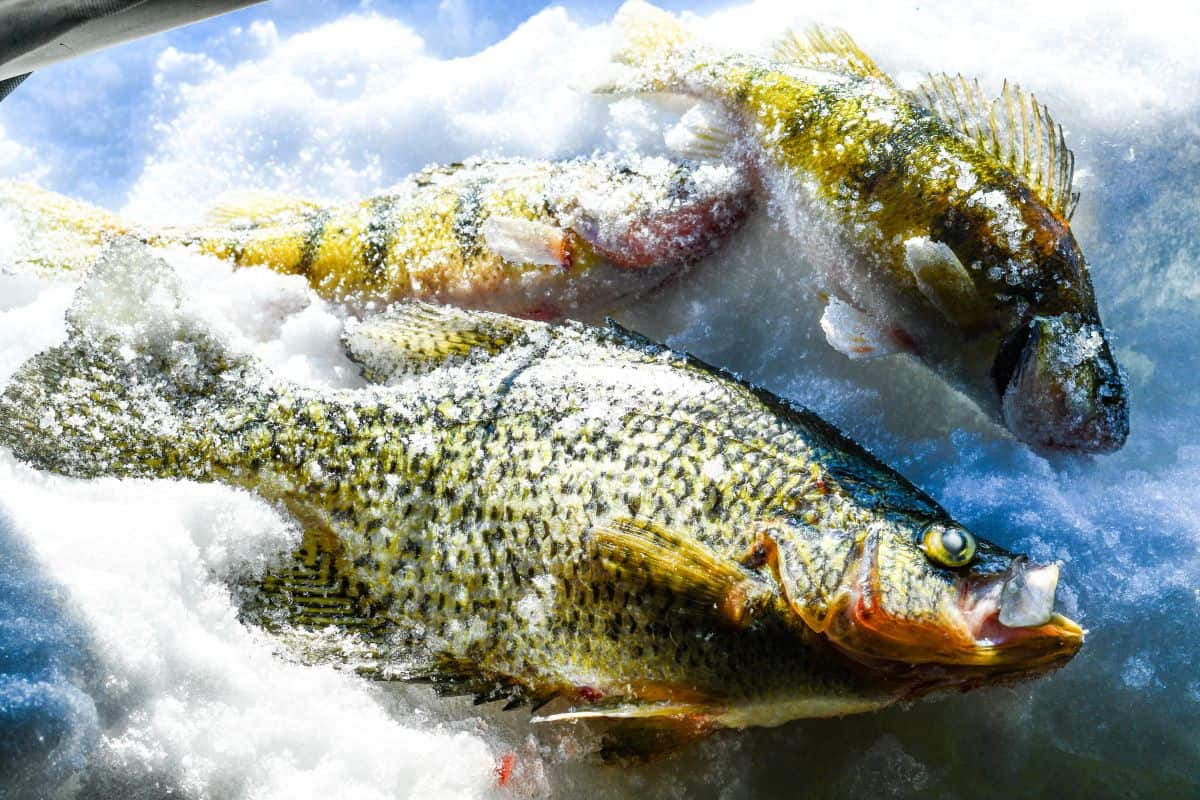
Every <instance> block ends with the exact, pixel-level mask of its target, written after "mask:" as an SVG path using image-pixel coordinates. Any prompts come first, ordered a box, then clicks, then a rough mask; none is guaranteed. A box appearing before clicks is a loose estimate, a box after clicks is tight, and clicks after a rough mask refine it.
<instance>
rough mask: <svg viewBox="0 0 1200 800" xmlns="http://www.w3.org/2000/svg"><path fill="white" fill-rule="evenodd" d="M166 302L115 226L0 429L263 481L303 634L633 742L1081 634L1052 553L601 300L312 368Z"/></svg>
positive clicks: (484, 317) (882, 687) (1044, 651)
mask: <svg viewBox="0 0 1200 800" xmlns="http://www.w3.org/2000/svg"><path fill="white" fill-rule="evenodd" d="M187 307H188V301H187V298H186V296H185V295H184V292H183V290H182V287H181V286H180V284H179V281H178V278H177V277H176V276H175V274H174V273H173V272H172V270H171V269H170V268H169V267H168V266H167V265H166V264H164V263H163V262H160V261H158V260H156V259H154V258H153V257H152V256H150V255H149V254H148V252H147V251H146V250H145V248H144V247H142V246H140V245H138V244H137V243H136V242H134V241H132V240H128V239H122V240H118V241H117V242H116V243H114V245H112V246H111V247H110V248H109V249H108V250H106V252H105V256H104V257H103V258H102V259H101V261H100V262H99V263H98V264H97V265H96V266H95V267H94V268H93V269H92V270H91V272H90V274H89V276H88V278H87V279H86V281H85V283H84V285H83V286H82V287H81V289H80V290H79V292H78V294H77V297H76V300H75V302H74V304H73V305H72V307H71V310H70V312H69V314H68V318H67V323H68V336H67V340H66V342H65V343H63V344H62V345H60V346H58V347H54V348H51V349H50V350H48V351H46V352H44V353H42V354H40V355H38V356H36V357H35V358H33V359H31V360H30V361H29V362H28V363H26V364H25V365H24V366H23V367H21V369H19V370H18V372H17V374H16V375H15V376H14V378H13V380H12V382H11V384H10V385H9V386H8V387H7V388H6V390H5V391H4V393H3V395H0V444H3V445H4V446H7V447H10V448H11V449H12V451H13V453H14V454H15V455H17V456H18V457H19V458H21V459H23V460H26V461H28V462H30V463H32V464H34V465H36V466H39V467H41V468H44V469H50V470H53V471H56V472H60V473H64V474H67V475H73V476H77V477H97V476H104V475H117V476H127V477H161V478H185V479H191V480H197V481H205V482H209V481H216V482H221V483H225V484H229V485H232V486H237V487H242V488H245V489H248V490H250V491H253V492H256V493H257V494H259V495H260V496H261V497H263V498H265V499H266V500H268V501H270V502H272V503H275V504H277V505H278V506H279V507H281V508H283V509H286V511H287V512H288V513H289V514H290V516H291V517H292V518H293V519H294V520H296V522H297V523H298V524H299V525H300V526H301V527H302V528H303V529H304V535H303V541H302V544H301V545H300V546H299V548H298V549H297V550H296V551H295V553H294V555H293V558H292V559H291V560H290V561H289V562H286V563H282V564H278V565H275V566H273V567H271V568H270V569H269V571H268V574H267V575H266V577H264V578H263V580H262V582H261V584H258V585H257V586H255V587H251V589H252V590H251V592H250V594H251V596H250V599H248V600H247V601H246V602H245V603H244V605H243V606H242V616H243V618H244V620H246V621H248V622H252V623H256V624H259V625H261V626H263V627H265V628H267V629H269V630H271V631H273V632H274V633H275V634H276V635H277V636H278V637H279V639H280V641H281V643H282V644H283V646H285V647H286V648H288V649H289V650H290V652H291V653H292V654H293V655H295V656H296V657H298V658H300V659H302V660H304V661H306V662H310V663H334V664H338V665H341V666H344V667H347V668H351V669H354V670H357V671H359V672H361V673H363V674H366V675H371V676H375V677H379V678H401V679H423V680H429V681H432V682H433V683H434V684H435V686H437V687H439V688H440V689H441V690H443V691H446V692H468V693H472V694H475V695H476V696H477V698H479V699H482V700H489V699H508V700H509V702H510V704H514V705H515V704H519V703H522V702H531V703H534V704H536V705H542V704H544V703H553V705H550V706H547V708H546V709H545V710H544V711H543V712H541V716H540V717H539V718H538V719H539V720H540V721H541V722H543V723H544V724H551V723H565V722H584V721H586V722H585V724H603V725H605V726H608V728H609V733H610V734H611V737H612V738H610V740H609V741H610V744H611V747H612V748H613V749H612V752H613V753H625V754H634V753H636V754H645V751H646V749H647V748H650V747H651V745H653V746H662V745H663V743H664V742H680V741H684V740H687V739H689V738H693V737H695V736H697V735H699V734H701V733H704V732H706V731H708V730H711V729H713V728H719V727H735V728H736V727H746V726H751V725H776V724H780V723H782V722H785V721H787V720H790V719H795V718H799V717H819V716H833V715H842V714H848V713H856V712H862V711H867V710H871V709H875V708H879V707H881V706H884V705H888V704H890V703H893V702H896V701H897V700H900V699H903V698H911V697H916V696H919V695H921V694H924V693H926V692H929V691H932V690H934V689H938V688H960V689H961V688H969V687H972V686H976V685H980V684H985V683H992V682H996V681H1007V680H1015V679H1019V678H1024V677H1030V676H1033V675H1037V674H1039V673H1041V672H1044V671H1047V670H1050V669H1053V668H1055V667H1057V666H1060V665H1061V664H1063V663H1065V661H1067V660H1069V659H1070V658H1071V656H1073V654H1074V653H1075V651H1076V650H1077V649H1078V647H1079V646H1080V644H1081V641H1082V632H1081V630H1080V629H1079V627H1078V626H1077V625H1075V624H1074V623H1073V622H1071V621H1070V620H1068V619H1066V618H1065V617H1062V616H1060V615H1058V614H1055V613H1053V598H1054V594H1055V591H1056V588H1057V572H1056V571H1055V572H1053V575H1051V573H1050V572H1047V571H1045V570H1046V569H1049V568H1036V567H1033V566H1030V565H1028V564H1026V562H1025V561H1024V559H1023V558H1014V556H1012V555H1011V554H1009V553H1006V552H1005V551H1003V550H1001V549H999V548H997V547H995V546H993V545H991V544H989V543H987V542H984V541H982V540H978V539H976V538H975V537H974V536H973V535H972V534H970V533H969V532H968V531H966V530H965V529H963V528H962V527H961V526H959V525H957V524H956V523H954V522H953V520H951V519H950V518H949V517H948V516H947V514H946V513H945V512H944V511H943V510H942V509H941V508H940V507H938V506H937V504H936V503H934V502H933V501H932V500H931V499H929V498H928V497H927V496H925V495H924V494H923V493H921V492H920V491H919V490H917V489H916V488H914V487H913V486H912V485H911V484H909V483H908V482H907V481H905V480H904V479H903V478H902V477H900V476H899V475H897V474H896V473H895V472H893V471H891V470H890V469H888V468H887V467H886V466H884V465H882V464H881V463H879V462H878V461H877V460H875V459H874V458H872V457H871V456H870V455H869V454H868V453H866V452H865V451H863V450H862V449H861V448H859V447H858V446H857V445H855V444H853V443H852V442H850V441H849V440H847V439H846V438H845V437H843V436H841V435H840V434H839V433H838V432H837V431H835V430H834V429H832V428H831V427H829V426H828V425H826V424H825V423H823V422H822V421H821V420H820V419H818V418H817V417H815V416H814V415H812V414H811V413H809V412H806V411H803V410H801V409H798V408H795V407H792V406H790V405H788V404H787V403H786V402H784V401H782V400H781V399H779V398H777V397H774V396H772V395H769V394H768V393H766V392H763V391H761V390H756V389H754V388H752V387H749V386H746V385H744V384H742V383H740V382H738V381H736V380H734V379H733V378H731V377H730V376H728V375H726V374H724V373H721V372H719V371H717V370H714V369H712V368H710V367H707V366H705V365H704V364H701V363H699V362H697V361H695V360H694V359H691V358H689V357H688V356H686V355H684V354H681V353H676V352H673V351H671V350H669V349H667V348H665V347H662V346H660V345H656V344H654V343H652V342H649V341H647V340H645V339H643V338H641V337H639V336H637V335H636V334H633V333H630V332H628V331H625V330H623V329H620V328H618V327H609V328H606V329H595V328H589V327H586V326H583V325H580V324H578V323H568V324H563V325H557V326H555V325H548V324H546V323H542V322H535V321H527V320H520V319H517V318H514V317H507V316H502V315H497V314H491V313H486V312H468V311H463V310H458V309H453V308H450V307H439V306H432V305H426V304H420V303H415V304H406V305H401V306H398V307H396V308H395V309H393V310H392V311H390V312H388V313H386V314H383V315H378V316H376V317H373V318H372V319H370V320H368V321H366V322H364V323H362V324H360V325H359V326H357V327H356V328H354V329H353V330H350V331H348V332H347V335H346V346H347V348H348V350H349V351H350V354H351V355H352V357H353V358H354V359H355V360H356V361H358V362H359V363H360V364H362V365H363V366H364V370H365V372H366V374H367V376H368V378H369V379H370V380H372V381H374V382H375V383H374V385H372V386H370V387H368V388H365V389H362V390H357V391H352V390H316V389H312V388H306V387H303V386H299V385H296V384H294V383H291V382H289V381H285V380H283V379H281V378H279V377H278V376H276V375H273V374H272V373H271V372H270V371H268V370H267V369H266V368H265V367H263V366H262V365H261V364H259V363H258V362H256V361H254V360H253V359H250V358H248V357H246V356H243V355H239V354H237V353H234V352H232V351H231V350H230V349H229V348H228V346H227V345H225V343H224V342H223V341H221V339H220V338H219V337H217V336H216V335H215V334H214V333H213V332H212V331H210V330H208V328H207V327H206V326H205V325H204V324H203V323H201V322H200V321H198V320H197V319H196V318H195V317H194V316H193V315H191V314H190V313H189V312H188V310H187ZM406 360H412V361H416V362H417V363H418V364H419V368H415V369H408V370H406V369H404V368H403V367H404V362H405V361H406ZM385 382H386V384H387V385H384V383H385ZM1039 570H1041V571H1039ZM1002 618H1003V619H1008V620H1009V621H1010V622H1013V621H1016V622H1019V623H1020V626H1013V625H1008V624H1005V623H1004V622H1003V620H1002ZM648 732H657V733H656V734H655V735H648ZM658 734H662V735H661V736H659V735H658Z"/></svg>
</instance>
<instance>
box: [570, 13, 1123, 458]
mask: <svg viewBox="0 0 1200 800" xmlns="http://www.w3.org/2000/svg"><path fill="white" fill-rule="evenodd" d="M615 25H616V27H617V28H618V29H619V30H620V31H621V37H622V43H621V44H620V45H618V47H617V49H616V51H615V53H614V64H613V68H612V70H611V72H610V73H609V74H606V75H605V76H604V77H603V78H602V79H601V80H599V81H598V82H597V84H596V85H595V86H594V87H592V88H593V89H594V90H595V91H598V92H614V93H635V92H667V93H674V94H680V95H685V96H691V97H694V98H697V99H698V101H700V104H699V105H697V107H696V108H694V109H693V110H692V111H691V112H689V113H688V114H686V115H684V117H683V119H682V120H681V122H680V126H679V128H678V129H677V130H676V131H675V132H673V139H674V142H675V146H676V148H677V149H678V150H679V151H680V152H682V153H694V154H697V155H698V156H701V157H709V158H718V159H723V160H724V161H726V162H729V163H741V164H743V165H744V168H745V169H747V170H748V171H751V172H753V173H754V174H755V175H756V176H757V181H758V183H759V184H760V186H761V191H762V192H763V193H765V195H766V197H767V202H766V205H767V207H768V208H770V209H774V210H775V212H776V213H775V217H776V218H777V221H778V223H779V224H780V225H781V227H782V229H783V231H784V232H785V233H786V234H787V235H788V236H789V238H790V239H791V241H793V242H794V243H795V244H796V246H797V251H798V254H799V255H800V257H801V258H802V259H803V260H805V261H807V262H808V263H809V264H810V265H811V267H812V279H811V281H806V282H805V284H808V285H811V288H813V289H815V290H816V292H817V293H818V295H819V296H820V297H821V298H823V299H824V301H825V304H826V305H825V309H824V314H823V316H822V318H821V328H822V330H823V331H824V333H825V336H826V339H827V340H828V342H829V344H830V345H831V346H833V347H834V348H836V349H837V350H838V351H840V352H842V353H844V354H845V355H847V356H849V357H850V358H852V359H863V358H874V357H880V356H886V355H889V354H893V353H908V354H911V355H912V356H914V357H915V358H916V359H917V360H918V361H919V362H920V363H922V364H924V365H925V366H927V367H928V368H929V369H931V370H932V371H933V372H934V373H936V374H937V375H939V376H940V377H941V378H942V379H943V380H946V381H947V382H948V383H950V384H951V385H952V386H954V387H956V388H957V389H958V390H959V391H960V392H961V393H963V394H964V395H966V396H967V397H968V398H970V399H971V400H973V401H974V402H975V404H977V405H978V406H979V408H980V409H981V410H983V411H984V412H985V413H986V414H988V415H989V416H990V417H991V418H992V419H993V420H994V421H996V422H997V423H999V424H1001V425H1003V426H1004V427H1006V428H1007V429H1008V430H1009V431H1010V432H1011V433H1012V434H1013V435H1014V436H1015V437H1016V438H1017V439H1019V440H1020V441H1022V442H1025V443H1027V444H1029V445H1031V446H1032V447H1034V448H1035V449H1038V450H1042V451H1073V452H1080V453H1107V452H1112V451H1115V450H1118V449H1119V448H1120V447H1122V446H1123V444H1124V442H1125V440H1126V438H1127V436H1128V432H1129V402H1128V393H1127V390H1126V384H1125V377H1124V374H1123V373H1122V371H1121V369H1120V366H1119V365H1118V364H1117V361H1116V358H1115V356H1114V355H1113V350H1112V346H1111V344H1110V341H1109V338H1108V334H1107V332H1106V330H1105V328H1104V326H1103V324H1102V323H1101V320H1100V314H1099V311H1098V308H1097V303H1096V297H1095V292H1094V289H1093V286H1092V281H1091V277H1090V274H1089V271H1088V266H1087V262H1086V260H1085V259H1084V256H1083V252H1082V250H1081V249H1080V246H1079V243H1078V242H1077V241H1076V239H1075V236H1074V234H1073V233H1072V231H1071V226H1070V219H1071V217H1072V214H1073V212H1074V209H1075V205H1076V202H1077V201H1078V193H1076V192H1075V191H1074V190H1073V188H1072V183H1073V174H1074V155H1073V154H1072V152H1071V150H1070V149H1069V148H1068V147H1067V145H1066V140H1065V136H1064V134H1063V130H1062V126H1061V125H1059V124H1057V123H1056V122H1055V121H1054V119H1053V118H1052V117H1051V115H1050V112H1049V110H1048V109H1047V108H1046V106H1045V105H1043V104H1041V103H1040V102H1038V100H1037V98H1036V97H1035V96H1034V95H1033V94H1032V93H1030V92H1028V91H1025V90H1023V89H1021V88H1020V87H1019V86H1016V85H1013V84H1008V83H1005V85H1004V87H1003V91H1002V92H1001V94H1000V96H999V97H996V98H992V97H990V96H988V95H987V93H986V92H984V90H983V89H982V88H981V86H980V84H979V82H978V81H977V80H975V81H969V80H967V79H966V78H964V77H962V76H961V75H955V76H949V75H930V76H929V77H928V79H927V80H926V81H925V82H923V83H922V84H921V85H920V86H918V87H917V88H916V89H914V90H912V91H909V90H906V89H904V88H902V87H901V86H900V85H898V84H897V83H896V82H895V81H894V80H893V79H892V78H891V77H889V76H888V75H887V74H886V73H885V72H884V71H883V70H881V69H880V68H879V67H878V66H877V65H876V64H875V62H874V61H872V60H871V58H870V57H869V56H868V55H867V54H866V53H865V52H863V50H862V49H860V48H859V47H858V45H857V44H856V43H855V42H854V40H853V39H852V38H851V37H850V36H849V34H847V33H846V32H845V31H842V30H839V29H834V28H823V27H814V28H812V29H811V30H809V31H806V32H794V31H792V32H788V33H786V34H785V35H784V36H783V37H782V38H781V40H780V41H779V43H778V44H777V46H776V47H775V48H774V49H773V51H772V52H771V53H770V54H767V55H754V54H745V53H739V52H727V51H724V50H720V49H717V48H715V47H713V46H710V45H708V44H706V43H705V42H703V41H701V40H699V39H698V37H697V36H695V35H694V34H693V33H691V32H690V31H688V30H687V29H686V28H685V27H684V26H683V25H682V24H681V23H680V21H679V19H677V18H676V17H674V16H673V15H671V14H670V13H668V12H665V11H662V10H660V9H658V8H656V7H654V6H651V5H649V4H647V3H644V2H640V0H633V2H629V3H626V4H625V5H624V6H622V8H621V9H620V10H619V11H618V13H617V16H616V19H615Z"/></svg>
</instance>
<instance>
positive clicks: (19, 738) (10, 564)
mask: <svg viewBox="0 0 1200 800" xmlns="http://www.w3.org/2000/svg"><path fill="white" fill-rule="evenodd" d="M89 652H90V651H89V647H88V640H87V636H86V634H85V632H84V631H83V629H82V628H81V627H80V625H79V624H78V623H77V622H76V621H75V620H74V619H73V618H72V617H71V615H70V614H69V613H68V611H67V609H66V608H65V607H64V603H63V601H62V598H61V596H60V594H59V588H58V587H57V586H56V585H55V584H54V583H53V582H52V581H50V580H49V579H48V578H47V577H46V576H45V575H44V574H43V572H42V570H41V569H40V567H39V565H38V564H37V562H36V561H35V560H34V559H33V557H32V556H31V554H30V553H29V552H28V550H27V547H26V545H25V544H24V543H23V542H21V541H20V540H19V539H18V538H17V536H16V534H15V533H14V531H13V530H12V526H11V524H10V522H9V521H8V520H7V519H6V518H5V517H4V516H3V515H2V514H0V788H3V789H5V790H6V791H7V792H11V793H12V796H14V797H19V796H22V795H23V793H28V796H30V797H37V796H45V794H48V793H49V792H50V790H51V789H52V788H53V787H55V786H56V785H58V784H59V783H61V782H62V781H63V780H64V779H66V778H68V777H70V775H71V774H72V773H73V772H76V771H78V770H79V769H81V768H82V767H83V766H84V765H85V762H86V756H87V752H88V750H89V748H90V744H91V742H92V740H93V739H94V736H95V732H96V730H97V718H96V707H95V704H94V703H93V702H92V699H91V697H89V696H88V695H87V694H86V693H85V692H84V691H83V690H82V689H80V688H79V686H77V685H76V684H77V681H79V680H80V679H81V676H82V675H84V674H85V673H86V672H87V669H88V660H89V655H88V653H89Z"/></svg>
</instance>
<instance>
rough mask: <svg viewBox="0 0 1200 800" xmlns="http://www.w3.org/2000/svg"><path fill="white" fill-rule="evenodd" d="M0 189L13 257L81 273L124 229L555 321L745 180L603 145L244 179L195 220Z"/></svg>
mask: <svg viewBox="0 0 1200 800" xmlns="http://www.w3.org/2000/svg"><path fill="white" fill-rule="evenodd" d="M0 202H2V203H3V205H5V206H7V207H9V208H11V209H13V210H14V211H15V212H16V213H18V214H19V215H20V217H21V219H22V221H23V223H24V225H23V227H25V228H26V229H31V230H34V231H36V232H37V235H35V236H32V237H28V238H30V242H29V245H28V247H25V248H22V249H19V251H18V254H17V259H18V260H20V261H23V262H25V264H24V266H25V268H26V269H29V268H32V269H34V271H38V272H42V273H47V272H48V273H51V274H53V273H55V272H59V273H64V272H65V273H67V274H76V275H77V274H80V273H81V272H82V271H83V270H84V269H86V268H87V267H88V266H90V265H91V263H92V262H94V261H95V260H96V256H97V255H98V253H99V250H100V247H101V245H102V243H103V241H104V240H105V238H107V237H111V236H114V235H121V234H127V235H134V236H137V237H138V238H140V239H142V240H143V241H145V242H147V243H149V244H154V245H160V246H163V245H173V244H178V245H186V246H190V247H193V248H194V249H196V250H198V251H199V252H202V253H206V254H209V255H213V256H216V257H218V258H222V259H228V260H230V261H232V262H233V263H234V264H235V265H237V266H240V267H246V266H256V265H257V266H265V267H268V268H270V269H273V270H275V271H277V272H281V273H284V274H289V275H300V276H303V277H304V278H305V279H306V280H307V281H308V283H309V284H310V285H311V286H312V288H313V289H314V290H315V291H316V292H317V293H318V294H320V295H322V296H323V297H325V298H327V299H330V300H332V301H335V302H338V303H340V304H342V305H345V306H348V307H350V308H353V309H355V310H363V309H371V308H383V307H385V306H387V305H388V304H390V303H392V302H395V301H397V300H402V299H406V298H414V299H420V300H426V301H430V302H438V303H450V304H454V305H458V306H462V307H467V308H480V309H487V310H493V311H503V312H508V313H512V314H518V315H522V316H530V317H536V318H541V319H554V318H558V317H562V316H587V315H589V314H595V313H597V310H599V311H604V310H605V309H607V308H608V307H609V306H610V305H611V304H613V303H616V302H617V301H619V300H627V299H630V298H632V297H634V296H637V295H638V294H640V293H643V292H646V291H648V290H649V289H651V288H654V287H656V286H658V285H659V284H662V283H664V282H665V281H667V280H669V279H670V278H671V277H673V276H675V275H677V274H678V273H679V272H680V271H681V270H682V269H683V268H684V267H686V266H687V265H690V264H692V263H695V262H697V261H699V260H700V259H701V258H703V257H705V256H707V255H708V254H710V253H711V252H713V251H715V250H716V249H717V248H718V247H719V246H720V245H721V244H722V243H723V242H724V241H725V240H726V239H727V238H728V237H730V236H731V235H732V234H733V233H735V232H736V231H737V230H738V229H739V227H740V226H741V224H742V222H743V221H744V220H745V219H746V217H747V215H748V214H749V212H750V209H751V208H752V205H753V194H752V192H751V191H750V186H749V184H748V182H747V181H746V179H745V177H744V176H743V175H742V174H741V173H740V172H739V171H738V170H735V169H733V168H732V167H731V166H728V165H721V164H716V163H698V162H694V161H682V162H681V161H678V160H670V159H665V158H660V157H651V156H644V157H641V156H639V157H628V158H626V157H619V156H615V155H601V156H596V157H594V158H577V159H570V160H564V161H534V160H529V159H521V158H512V159H490V160H480V159H473V160H469V161H466V162H462V163H455V164H450V165H446V166H432V167H428V168H426V169H424V170H422V171H420V172H418V173H416V174H414V175H411V176H409V177H408V178H407V179H405V180H404V181H403V182H402V183H401V184H400V185H399V186H398V187H397V188H396V189H395V190H394V191H392V192H389V193H386V194H381V195H377V196H374V197H370V198H368V199H366V200H362V201H357V202H352V203H349V204H346V205H342V206H332V207H330V206H323V205H320V204H317V203H313V202H311V201H308V200H303V199H297V198H290V197H285V196H281V195H277V194H271V193H266V192H258V191H253V192H242V193H239V194H237V195H235V196H234V197H232V198H230V199H228V200H227V201H226V202H224V203H222V204H220V205H219V206H218V207H217V208H215V209H213V210H212V212H210V214H209V219H208V220H207V221H206V222H205V223H204V224H199V225H193V226H182V227H174V228H166V229H161V230H154V229H147V230H140V229H139V228H138V227H136V226H133V225H130V224H128V223H125V222H122V221H121V220H120V219H118V218H117V217H115V216H113V215H111V214H109V213H107V212H105V211H103V210H101V209H97V208H94V207H92V206H89V205H87V204H85V203H81V202H79V201H75V200H71V199H70V198H65V197H62V196H60V195H57V194H54V193H52V192H48V191H46V190H44V189H39V188H38V187H34V186H30V185H28V184H22V183H16V182H12V181H8V182H5V183H3V184H2V185H0ZM21 267H22V265H16V266H10V268H9V271H19V270H20V269H21Z"/></svg>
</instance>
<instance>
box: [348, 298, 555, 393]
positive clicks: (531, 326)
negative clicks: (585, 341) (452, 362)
mask: <svg viewBox="0 0 1200 800" xmlns="http://www.w3.org/2000/svg"><path fill="white" fill-rule="evenodd" d="M544 327H545V323H543V322H533V321H530V320H523V319H517V318H515V317H508V316H504V315H503V314H493V313H491V312H488V311H464V310H462V309H459V308H452V307H450V306H438V305H433V304H431V303H422V302H419V301H410V302H406V303H402V304H400V305H397V306H394V307H392V308H391V309H389V310H388V311H385V312H383V313H382V314H377V315H375V316H373V317H370V318H368V319H367V320H365V321H363V322H362V323H359V324H358V325H354V326H353V327H349V326H348V327H347V329H346V333H345V334H343V336H342V344H343V345H344V346H345V348H346V352H347V354H348V355H349V356H350V358H351V359H352V360H354V361H357V362H358V363H359V364H361V365H362V368H363V377H364V378H366V379H367V380H369V381H372V382H375V383H386V382H387V381H389V380H390V379H391V378H393V377H396V376H401V375H418V374H422V373H425V372H429V371H431V370H433V369H436V368H437V367H439V366H441V365H442V364H444V363H446V361H447V360H449V359H453V358H456V357H457V358H462V357H465V356H468V355H470V354H471V353H472V352H480V353H485V354H495V353H498V352H500V351H501V350H503V349H504V348H506V347H508V346H509V345H510V344H512V343H513V342H514V341H516V340H517V339H518V338H520V337H522V336H524V335H525V334H526V333H529V332H531V331H533V330H537V329H540V328H544Z"/></svg>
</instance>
